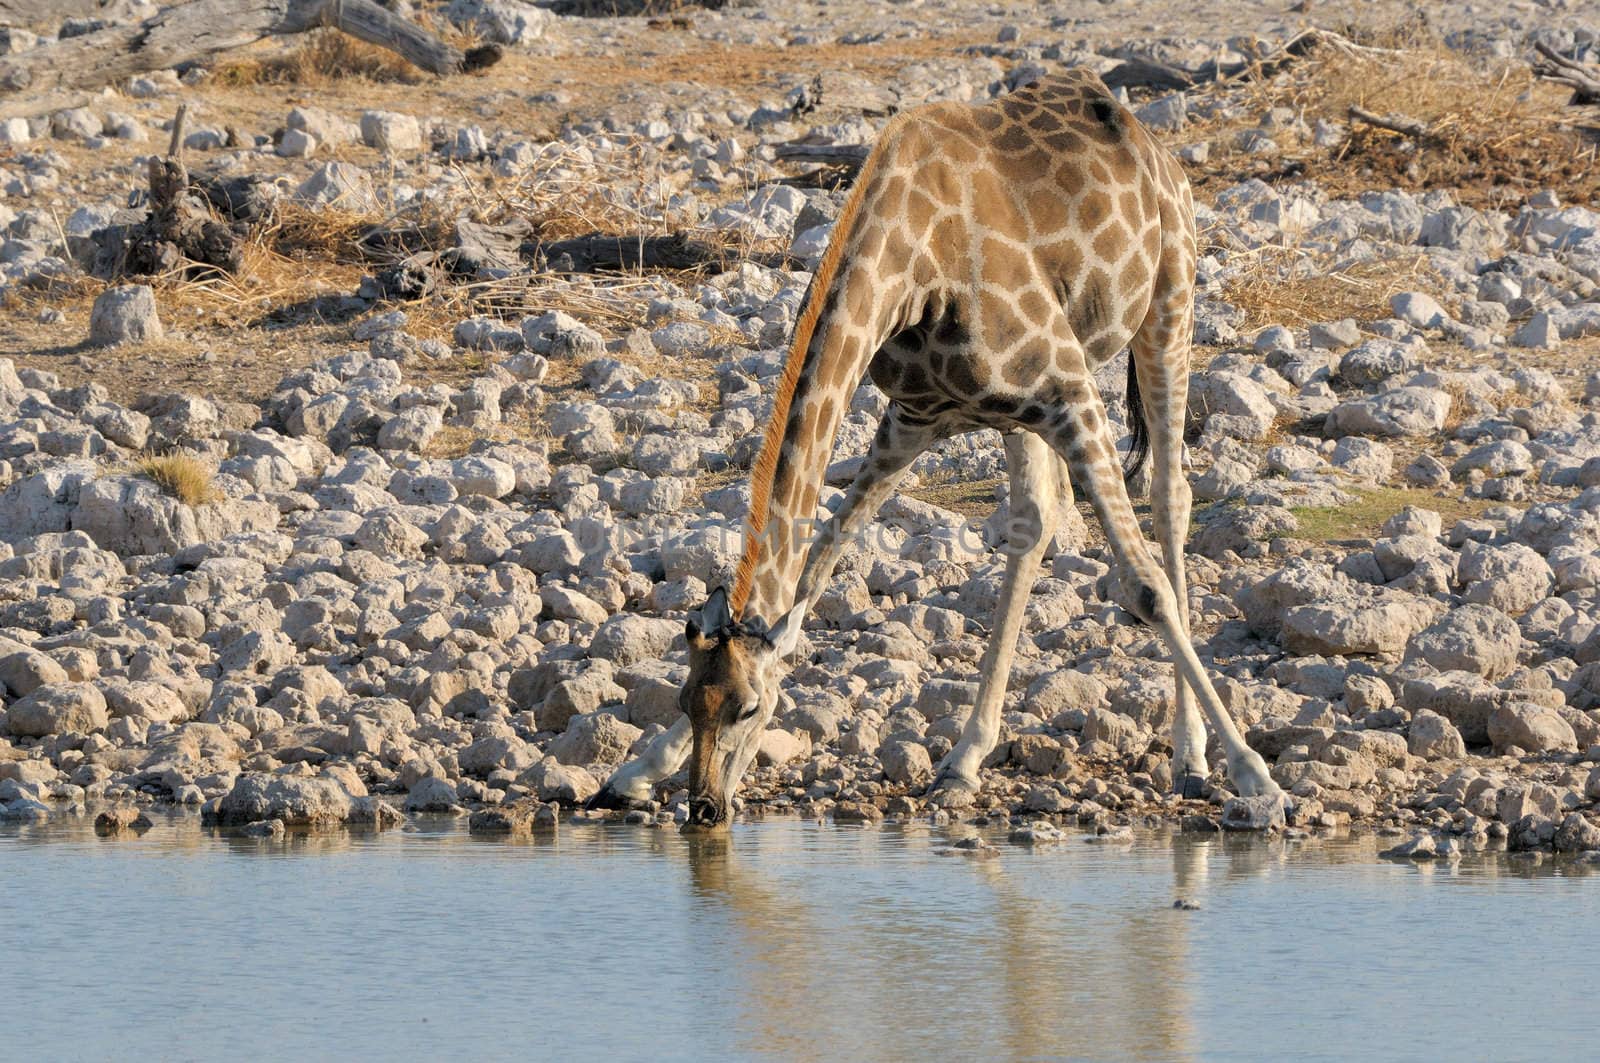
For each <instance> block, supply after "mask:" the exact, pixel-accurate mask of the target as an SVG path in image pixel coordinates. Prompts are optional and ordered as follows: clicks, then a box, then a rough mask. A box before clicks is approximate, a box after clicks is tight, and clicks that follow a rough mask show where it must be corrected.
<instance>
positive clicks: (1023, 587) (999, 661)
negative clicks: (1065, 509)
mask: <svg viewBox="0 0 1600 1063" xmlns="http://www.w3.org/2000/svg"><path fill="white" fill-rule="evenodd" d="M1006 463H1007V465H1008V466H1009V469H1010V475H1011V498H1010V502H1009V505H1010V512H1009V514H1008V518H1009V519H1008V526H1007V536H1006V547H1005V550H1006V575H1005V582H1004V583H1003V584H1002V586H1001V590H1000V601H999V604H998V605H997V606H996V609H995V620H994V627H993V630H992V631H991V632H990V634H989V645H988V646H987V647H986V648H985V649H984V654H983V661H982V662H981V663H980V665H979V673H980V678H979V681H978V698H977V703H976V704H975V705H974V706H973V708H972V712H971V714H970V715H968V717H967V722H966V725H965V726H964V727H962V729H961V738H960V740H959V741H958V742H956V744H955V747H954V748H953V749H951V750H950V752H949V754H947V755H946V756H945V758H944V759H943V760H941V761H940V762H939V765H938V767H937V768H936V770H935V771H934V776H933V783H932V784H931V785H930V786H929V787H928V792H927V796H928V800H929V801H930V802H931V803H934V804H937V805H940V806H942V807H944V808H962V807H965V806H967V805H970V804H972V802H973V799H974V798H975V797H976V796H977V794H978V790H979V789H980V788H981V785H982V784H981V781H980V779H979V776H978V771H979V769H980V768H981V767H982V766H983V761H984V758H986V757H987V756H988V755H989V753H990V751H991V750H993V749H994V745H995V742H996V740H997V739H998V738H999V737H1000V708H1001V705H1002V704H1003V703H1004V701H1005V696H1006V683H1007V681H1008V679H1009V678H1010V675H1011V658H1012V656H1013V655H1014V654H1015V652H1016V648H1017V636H1018V634H1019V633H1020V632H1021V630H1022V619H1023V616H1024V615H1025V613H1026V611H1027V603H1028V595H1029V594H1030V593H1032V590H1033V582H1034V577H1035V576H1036V575H1037V574H1038V568H1039V560H1040V558H1041V557H1043V556H1044V551H1045V549H1046V547H1047V546H1048V545H1049V542H1050V537H1051V536H1052V535H1053V534H1054V533H1055V526H1056V520H1057V518H1058V516H1059V513H1060V499H1059V497H1058V496H1059V492H1060V490H1061V488H1062V485H1063V484H1064V480H1065V477H1064V476H1062V475H1060V462H1059V461H1058V460H1057V459H1056V458H1055V456H1054V455H1053V454H1051V453H1050V450H1049V448H1048V447H1047V446H1046V445H1045V444H1044V441H1043V440H1041V439H1040V438H1039V437H1038V436H1036V435H1033V434H1032V433H1022V432H1017V433H1012V434H1010V435H1007V436H1006Z"/></svg>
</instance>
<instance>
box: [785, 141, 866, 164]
mask: <svg viewBox="0 0 1600 1063" xmlns="http://www.w3.org/2000/svg"><path fill="white" fill-rule="evenodd" d="M871 151H872V145H870V144H779V145H777V146H776V147H775V148H774V149H773V155H774V157H775V158H778V159H787V160H800V161H804V162H820V163H824V164H826V165H829V166H860V165H861V164H862V163H863V162H866V161H867V155H868V154H870V153H871Z"/></svg>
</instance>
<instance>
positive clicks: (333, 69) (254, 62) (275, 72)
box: [212, 29, 425, 88]
mask: <svg viewBox="0 0 1600 1063" xmlns="http://www.w3.org/2000/svg"><path fill="white" fill-rule="evenodd" d="M212 77H213V78H214V79H215V80H216V81H217V82H218V83H219V84H222V85H226V86H228V87H230V88H243V87H246V86H249V85H326V84H328V83H329V82H333V81H342V80H344V79H347V78H359V79H362V80H365V81H378V82H399V83H401V84H406V85H415V84H418V83H420V82H421V81H422V80H423V79H424V77H425V75H424V74H423V72H422V71H421V70H418V69H417V68H416V67H414V66H412V65H411V64H410V63H408V62H406V61H405V60H404V59H402V58H400V57H399V56H398V55H396V54H395V53H394V52H391V51H388V50H387V49H384V48H379V47H378V46H377V45H373V44H367V43H366V42H365V41H358V40H356V39H355V38H354V37H351V36H350V35H348V34H345V33H341V32H339V31H338V30H335V29H321V30H313V31H311V32H310V33H308V34H306V39H305V40H304V41H303V42H302V43H301V44H300V45H299V46H298V47H296V48H295V49H294V50H292V51H289V52H285V53H283V54H280V55H271V56H246V57H243V58H240V59H235V60H233V61H232V62H229V63H225V64H223V65H221V66H219V67H218V68H217V69H216V72H215V73H214V74H213V75H212Z"/></svg>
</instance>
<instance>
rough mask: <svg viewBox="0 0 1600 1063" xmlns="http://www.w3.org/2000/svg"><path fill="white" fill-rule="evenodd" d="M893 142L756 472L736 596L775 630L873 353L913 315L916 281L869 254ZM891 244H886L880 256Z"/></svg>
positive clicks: (860, 209) (843, 228)
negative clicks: (876, 192)
mask: <svg viewBox="0 0 1600 1063" xmlns="http://www.w3.org/2000/svg"><path fill="white" fill-rule="evenodd" d="M886 139H888V138H887V135H886V136H885V137H884V138H881V139H880V142H879V149H878V150H875V151H874V152H873V154H872V156H871V157H869V158H868V160H867V162H866V164H865V165H864V166H863V168H862V172H861V175H860V177H859V178H858V179H857V182H856V187H855V190H854V192H853V193H852V194H851V196H850V199H849V200H848V201H847V202H846V204H845V206H844V209H843V210H841V211H840V214H839V220H838V222H837V223H836V225H835V230H834V237H833V240H832V242H831V243H830V244H829V247H828V252H827V254H826V255H824V256H823V260H822V264H821V265H820V266H819V267H818V268H817V272H816V274H815V275H814V276H813V278H812V284H811V290H810V292H809V293H808V295H807V297H806V304H805V309H804V311H803V312H802V314H801V316H800V319H799V322H798V323H797V324H796V326H795V335H794V340H793V343H792V345H791V347H790V351H789V360H788V363H787V364H786V365H785V367H784V372H783V375H782V376H781V377H780V378H779V384H778V390H777V393H776V395H775V397H774V400H773V408H772V421H771V423H770V424H769V425H768V426H767V434H766V439H765V440H764V442H763V443H762V448H761V454H760V456H759V457H758V458H757V459H756V463H755V465H754V466H753V468H752V470H751V476H750V483H751V492H750V511H749V514H748V516H747V517H746V520H745V529H744V539H745V541H744V555H743V557H742V558H741V559H740V562H739V569H738V575H737V578H736V580H735V584H734V592H733V608H734V611H735V613H736V615H738V616H740V617H741V618H750V617H760V618H762V619H763V620H765V621H767V622H768V623H775V622H776V621H777V620H778V618H779V617H781V616H782V615H783V614H784V613H785V612H787V611H788V610H789V609H790V608H791V607H792V606H793V605H794V602H795V597H796V591H797V586H796V584H797V582H798V580H799V578H800V570H801V568H802V567H803V565H804V563H805V556H806V551H807V549H808V548H809V546H810V543H811V541H812V540H813V539H814V538H815V519H816V515H817V499H818V496H819V495H820V494H821V490H822V481H823V476H824V474H825V472H826V470H827V466H828V461H829V459H830V458H831V457H832V452H833V441H834V437H835V436H837V435H838V432H839V425H840V423H841V422H842V421H843V420H844V415H845V412H846V411H847V410H848V409H849V408H850V399H851V396H852V395H853V394H854V392H855V389H856V386H857V385H858V384H859V383H860V382H861V378H862V376H863V375H864V374H865V373H866V370H867V366H868V364H869V363H870V362H871V360H872V356H873V355H874V354H875V353H876V352H877V350H878V347H879V346H881V345H882V343H883V342H884V340H886V339H887V338H888V337H889V335H890V334H891V333H892V332H893V330H894V329H895V328H896V327H899V325H900V324H902V323H903V322H904V320H905V318H906V306H907V303H908V302H909V298H908V297H909V294H910V288H909V284H908V282H907V279H906V278H905V276H904V275H903V273H899V272H890V273H886V271H885V270H884V268H883V265H884V263H882V261H881V253H873V254H864V253H863V244H864V243H866V242H867V241H865V240H864V239H863V237H864V235H865V234H866V232H867V230H868V229H869V228H870V227H871V226H872V225H873V224H874V223H873V221H872V220H871V209H870V207H871V203H870V200H871V198H872V194H873V189H874V186H875V184H876V182H877V180H878V177H879V176H880V175H879V167H878V166H876V165H875V163H876V161H877V159H878V157H879V154H880V151H881V150H882V145H883V141H884V140H886ZM882 246H883V241H882V240H881V239H878V240H876V241H875V247H874V248H873V250H874V251H880V249H881V248H882ZM897 268H898V267H897Z"/></svg>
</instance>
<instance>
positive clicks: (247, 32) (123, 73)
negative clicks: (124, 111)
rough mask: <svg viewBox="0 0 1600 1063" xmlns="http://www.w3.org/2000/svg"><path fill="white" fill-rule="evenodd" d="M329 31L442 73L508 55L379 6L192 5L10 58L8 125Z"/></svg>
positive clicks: (366, 0)
mask: <svg viewBox="0 0 1600 1063" xmlns="http://www.w3.org/2000/svg"><path fill="white" fill-rule="evenodd" d="M325 26H327V27H333V28H335V29H339V30H341V31H343V32H345V33H348V34H350V35H351V36H352V37H356V38H359V39H360V40H363V41H366V42H368V43H369V44H375V45H378V46H379V47H381V48H386V49H388V50H389V51H392V52H395V53H397V54H399V55H400V56H402V57H403V58H405V59H406V60H407V61H408V62H410V63H412V64H413V65H415V66H418V67H421V68H422V69H423V70H426V71H428V72H429V73H432V74H453V73H458V72H461V71H468V70H478V69H482V68H483V67H486V66H489V65H491V64H493V63H495V62H496V61H498V60H499V58H500V56H501V54H502V53H501V50H500V47H499V46H498V45H485V46H483V47H480V48H474V49H472V50H471V51H468V52H465V53H463V52H462V51H461V50H460V49H458V48H455V47H453V46H452V45H450V44H447V43H446V42H444V41H442V40H440V39H439V38H438V37H435V36H434V35H433V34H431V33H429V32H428V31H427V30H425V29H423V28H422V27H421V26H418V25H416V24H415V23H413V22H408V21H406V20H405V19H403V18H400V17H399V16H398V15H395V14H392V13H390V12H389V11H386V10H384V9H383V8H382V7H380V6H379V5H378V4H377V3H375V2H374V0H188V2H187V3H181V4H175V5H173V6H172V7H168V8H164V9H162V10H161V11H160V12H158V13H157V14H155V15H152V16H151V17H150V18H147V19H145V20H144V21H143V22H138V23H128V24H124V25H114V26H108V27H106V28H105V29H102V30H97V31H96V32H94V33H85V34H83V35H81V36H77V37H69V38H67V39H66V40H59V41H55V42H52V43H50V44H46V45H41V46H39V47H37V48H30V49H29V50H27V51H25V52H19V53H17V54H15V55H8V56H4V57H0V118H18V117H29V116H32V115H38V114H44V113H47V112H49V111H55V110H60V109H62V108H64V107H75V106H81V105H82V104H83V103H84V102H86V101H87V100H88V99H89V98H90V96H91V95H92V93H93V92H94V91H95V90H98V89H100V88H103V87H104V86H106V85H111V84H115V83H116V82H119V81H122V80H124V79H125V78H129V77H132V76H134V75H135V74H141V73H144V72H146V71H150V70H167V69H170V68H172V67H174V66H177V65H179V64H180V63H186V62H195V61H199V60H205V59H208V58H209V57H210V56H212V55H215V54H216V53H218V52H224V51H227V50H228V49H230V48H238V47H242V46H243V45H246V44H251V43H254V42H255V41H259V40H261V39H262V38H263V37H269V36H275V35H287V34H295V33H305V32H307V31H309V30H314V29H318V28H321V27H325Z"/></svg>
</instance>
